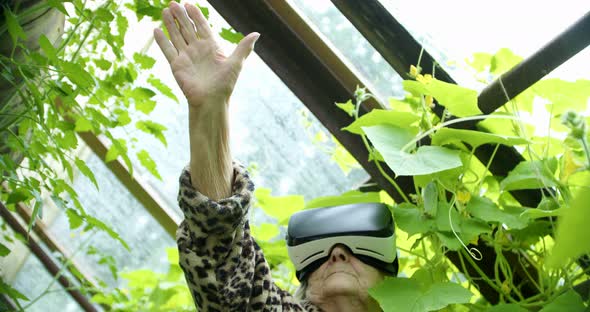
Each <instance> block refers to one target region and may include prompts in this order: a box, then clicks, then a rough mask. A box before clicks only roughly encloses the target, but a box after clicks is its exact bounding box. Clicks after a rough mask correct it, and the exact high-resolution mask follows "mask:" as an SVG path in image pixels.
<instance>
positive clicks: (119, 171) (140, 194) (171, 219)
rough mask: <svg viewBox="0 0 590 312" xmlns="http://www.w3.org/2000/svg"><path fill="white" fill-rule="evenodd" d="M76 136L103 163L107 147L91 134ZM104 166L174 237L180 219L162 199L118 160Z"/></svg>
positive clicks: (81, 133)
mask: <svg viewBox="0 0 590 312" xmlns="http://www.w3.org/2000/svg"><path fill="white" fill-rule="evenodd" d="M78 135H79V136H80V137H81V138H82V140H84V142H85V143H86V145H88V146H89V147H90V149H91V150H92V151H93V152H94V153H95V154H96V155H97V156H98V157H99V158H100V159H102V160H103V161H104V159H105V157H106V155H107V151H108V148H107V146H106V145H105V144H104V143H103V142H102V141H101V140H100V139H99V138H98V137H97V136H96V135H95V134H93V133H91V132H79V133H78ZM105 165H106V166H107V168H109V170H111V172H112V173H113V174H114V175H115V176H116V177H117V179H119V181H121V183H122V184H123V185H124V186H125V187H126V188H127V189H128V190H129V192H130V193H131V194H132V195H133V196H134V197H135V198H136V199H137V200H138V201H139V202H140V203H141V204H142V205H143V206H144V207H145V209H146V210H147V211H148V212H149V213H150V214H151V215H152V216H153V217H154V219H155V220H156V221H157V222H158V223H160V225H161V226H162V227H163V228H164V230H165V231H166V233H168V235H170V237H172V238H175V237H176V229H177V228H178V225H179V224H180V221H181V220H180V218H179V217H177V216H176V215H175V214H174V213H173V212H172V211H170V209H168V208H167V205H166V203H165V202H164V200H163V199H161V198H160V196H158V195H157V194H156V192H155V191H154V190H152V189H151V187H149V185H147V184H146V183H145V182H144V181H142V180H141V179H139V178H138V177H137V176H135V175H133V176H132V175H131V174H130V173H129V170H127V167H125V165H124V164H123V162H122V161H120V160H119V159H115V160H113V161H110V162H105Z"/></svg>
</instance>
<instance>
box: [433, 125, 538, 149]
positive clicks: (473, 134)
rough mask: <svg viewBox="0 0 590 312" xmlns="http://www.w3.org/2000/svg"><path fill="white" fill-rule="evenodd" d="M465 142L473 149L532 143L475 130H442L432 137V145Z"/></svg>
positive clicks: (522, 139) (519, 138)
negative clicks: (484, 146) (490, 145)
mask: <svg viewBox="0 0 590 312" xmlns="http://www.w3.org/2000/svg"><path fill="white" fill-rule="evenodd" d="M455 142H465V143H467V144H469V145H471V146H472V147H473V148H477V147H478V146H480V145H483V144H503V145H507V146H514V145H521V144H528V143H530V141H528V140H526V139H524V138H522V137H513V136H506V135H500V134H493V133H485V132H481V131H474V130H463V129H451V128H442V129H440V130H438V131H436V133H435V134H434V135H432V145H441V146H442V145H445V144H450V143H455Z"/></svg>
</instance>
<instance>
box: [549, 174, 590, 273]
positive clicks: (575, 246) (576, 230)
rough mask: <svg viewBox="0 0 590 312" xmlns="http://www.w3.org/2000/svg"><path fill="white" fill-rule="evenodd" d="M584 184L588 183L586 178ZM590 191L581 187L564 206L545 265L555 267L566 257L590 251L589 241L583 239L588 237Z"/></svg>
mask: <svg viewBox="0 0 590 312" xmlns="http://www.w3.org/2000/svg"><path fill="white" fill-rule="evenodd" d="M584 185H590V178H587V179H586V181H585V183H584ZM588 203H590V192H588V190H585V189H581V190H579V191H578V192H576V194H575V195H574V197H573V199H572V200H571V201H570V206H569V207H566V208H567V210H565V211H564V213H563V216H562V217H561V218H559V220H558V224H557V230H556V234H555V246H554V247H553V250H552V252H551V254H550V255H549V258H548V259H547V265H548V266H549V267H553V268H557V267H560V266H561V265H564V264H565V263H567V259H569V258H575V257H578V256H580V255H583V254H586V253H590V241H589V240H587V239H584V238H586V237H590V227H589V226H588V224H590V223H589V222H590V206H589V205H588Z"/></svg>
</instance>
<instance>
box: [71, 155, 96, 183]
mask: <svg viewBox="0 0 590 312" xmlns="http://www.w3.org/2000/svg"><path fill="white" fill-rule="evenodd" d="M75 163H76V167H78V169H79V170H80V172H82V174H83V175H85V176H86V177H87V178H88V179H90V181H91V182H92V184H94V186H96V189H97V190H98V182H96V178H95V177H94V173H92V170H90V168H88V166H86V162H84V161H83V160H82V159H80V158H78V157H76V161H75Z"/></svg>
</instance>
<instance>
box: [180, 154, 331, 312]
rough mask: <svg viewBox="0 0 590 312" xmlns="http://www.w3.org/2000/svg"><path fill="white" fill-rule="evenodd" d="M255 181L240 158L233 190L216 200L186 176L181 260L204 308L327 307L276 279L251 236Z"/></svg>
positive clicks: (182, 182)
mask: <svg viewBox="0 0 590 312" xmlns="http://www.w3.org/2000/svg"><path fill="white" fill-rule="evenodd" d="M253 191H254V183H252V180H250V177H249V176H248V173H247V171H246V169H245V168H244V167H243V166H242V165H240V164H238V163H234V182H233V185H232V196H231V197H229V198H226V199H222V200H219V201H217V202H216V201H213V200H211V199H209V198H207V197H206V196H204V195H203V194H201V193H199V192H198V191H197V190H196V189H195V188H194V187H193V186H192V184H191V177H190V172H189V168H188V166H187V167H186V168H185V169H184V170H183V172H182V175H181V177H180V190H179V194H178V203H179V205H180V209H181V210H182V212H183V213H184V217H185V219H184V221H183V222H182V223H181V224H180V227H179V228H178V231H177V232H176V236H177V243H178V251H179V253H180V266H181V267H182V269H183V271H184V275H185V278H186V281H187V283H188V286H189V289H190V291H191V293H192V296H193V300H194V301H195V305H196V307H197V309H198V311H201V312H205V311H211V312H213V311H310V312H315V311H321V309H319V308H318V307H317V306H315V305H313V304H312V303H311V302H309V301H299V300H297V299H295V298H294V297H293V296H292V295H291V294H289V293H288V292H286V291H284V290H282V289H280V288H279V287H278V286H277V285H275V284H274V283H273V281H272V277H271V272H270V269H269V265H268V263H267V262H266V260H265V259H264V255H263V254H262V250H261V249H260V247H259V246H258V245H257V244H256V242H255V241H254V239H253V238H252V236H250V228H249V225H248V220H247V216H248V209H249V208H250V203H251V200H252V192H253Z"/></svg>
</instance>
